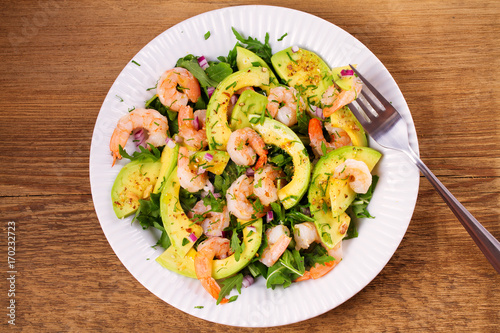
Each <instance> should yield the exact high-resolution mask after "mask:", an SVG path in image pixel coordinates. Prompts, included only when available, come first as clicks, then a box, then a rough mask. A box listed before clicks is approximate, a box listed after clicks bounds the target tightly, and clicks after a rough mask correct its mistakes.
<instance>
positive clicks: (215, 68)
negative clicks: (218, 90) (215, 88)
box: [205, 62, 233, 83]
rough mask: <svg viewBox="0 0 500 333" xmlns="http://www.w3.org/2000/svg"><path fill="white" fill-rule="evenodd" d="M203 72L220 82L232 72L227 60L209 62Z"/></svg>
mask: <svg viewBox="0 0 500 333" xmlns="http://www.w3.org/2000/svg"><path fill="white" fill-rule="evenodd" d="M205 72H206V73H207V75H208V77H209V78H210V79H211V80H213V81H216V82H217V83H220V82H221V81H222V80H224V79H225V78H226V77H227V76H229V75H231V74H232V73H233V69H232V68H231V65H229V64H228V63H227V62H218V63H216V64H210V66H209V67H208V68H207V69H205Z"/></svg>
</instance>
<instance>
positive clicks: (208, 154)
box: [205, 153, 214, 162]
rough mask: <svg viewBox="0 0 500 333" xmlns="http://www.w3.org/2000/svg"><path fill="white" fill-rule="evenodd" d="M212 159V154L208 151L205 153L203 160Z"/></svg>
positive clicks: (210, 160)
mask: <svg viewBox="0 0 500 333" xmlns="http://www.w3.org/2000/svg"><path fill="white" fill-rule="evenodd" d="M213 159H214V155H212V154H210V153H206V154H205V160H207V161H209V162H212V160H213Z"/></svg>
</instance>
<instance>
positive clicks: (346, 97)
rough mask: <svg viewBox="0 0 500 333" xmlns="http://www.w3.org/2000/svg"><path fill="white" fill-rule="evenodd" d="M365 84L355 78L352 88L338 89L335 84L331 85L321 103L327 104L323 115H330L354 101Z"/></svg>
mask: <svg viewBox="0 0 500 333" xmlns="http://www.w3.org/2000/svg"><path fill="white" fill-rule="evenodd" d="M361 88H363V85H362V84H361V82H360V81H359V80H357V79H356V80H354V82H353V84H352V87H351V89H349V90H342V91H338V90H337V88H336V87H335V85H332V86H330V87H329V88H328V89H327V90H326V91H325V92H324V93H323V96H322V99H321V103H323V104H324V105H325V107H324V108H323V116H325V117H329V116H331V115H332V114H333V113H334V112H335V111H337V110H338V109H340V108H341V107H344V106H346V105H347V104H349V103H351V102H352V101H354V100H355V99H356V98H358V96H359V94H360V93H361Z"/></svg>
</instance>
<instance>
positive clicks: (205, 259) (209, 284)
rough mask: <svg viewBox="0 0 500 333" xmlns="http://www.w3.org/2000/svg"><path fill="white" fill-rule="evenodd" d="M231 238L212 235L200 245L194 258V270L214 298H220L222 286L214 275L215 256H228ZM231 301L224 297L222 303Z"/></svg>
mask: <svg viewBox="0 0 500 333" xmlns="http://www.w3.org/2000/svg"><path fill="white" fill-rule="evenodd" d="M229 243H230V242H229V239H227V238H221V237H211V238H209V239H207V240H206V241H204V242H202V243H200V244H199V245H198V252H197V253H196V257H195V258H194V270H195V273H196V277H197V278H198V280H200V282H201V285H202V286H203V288H205V290H206V291H208V293H209V294H210V295H212V297H213V298H215V299H218V298H219V293H220V286H219V284H218V283H217V281H216V280H215V279H214V278H213V277H212V267H213V260H214V258H215V257H222V256H227V254H228V253H229V250H230V246H229ZM227 302H229V300H228V299H227V298H223V299H222V301H221V302H220V303H222V304H224V303H227Z"/></svg>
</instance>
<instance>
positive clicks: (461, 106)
mask: <svg viewBox="0 0 500 333" xmlns="http://www.w3.org/2000/svg"><path fill="white" fill-rule="evenodd" d="M247 3H248V2H246V1H238V0H236V1H150V2H146V3H143V2H136V1H127V0H122V1H112V0H101V1H79V2H76V1H75V2H73V1H57V0H40V1H16V2H6V3H4V4H3V6H2V7H3V8H2V14H1V17H2V19H1V20H0V21H1V23H0V26H1V31H2V34H1V45H2V47H1V50H0V54H1V61H0V72H1V73H2V74H1V80H0V86H1V89H0V103H1V105H0V106H1V107H0V114H1V120H2V130H3V133H4V134H2V140H1V148H0V152H1V153H0V160H1V164H0V165H2V168H1V169H0V197H1V199H0V200H1V201H0V210H1V213H2V219H1V228H2V234H1V238H0V239H1V240H0V244H1V251H2V255H1V256H0V257H1V258H3V259H2V260H3V263H2V264H1V267H2V269H1V271H2V274H1V276H2V279H1V281H2V282H1V284H0V295H1V296H0V299H1V302H0V304H1V307H0V308H1V309H3V310H2V314H1V316H0V318H3V319H2V320H1V325H2V326H1V327H2V330H4V329H6V328H7V327H8V326H12V325H9V324H8V323H7V320H8V319H9V318H8V317H7V316H6V314H7V313H8V311H9V310H8V309H6V307H7V306H9V303H8V302H9V299H12V298H11V297H7V293H8V290H9V288H10V283H8V282H6V281H7V280H6V278H7V277H9V274H8V273H7V271H8V270H9V268H8V262H7V259H6V257H7V246H6V245H7V244H6V242H7V237H8V235H7V232H8V231H9V230H8V227H9V226H12V225H13V224H12V223H11V224H9V221H13V222H15V238H16V239H15V241H16V244H15V245H16V253H15V259H16V261H15V270H16V272H17V273H16V274H15V285H14V288H15V301H16V303H15V304H16V313H15V314H16V320H15V323H16V325H15V328H16V329H21V330H26V331H72V332H76V331H97V330H103V331H116V332H123V331H145V330H152V331H193V330H195V331H210V332H222V331H226V330H228V327H226V326H223V325H217V324H212V323H209V322H206V321H204V320H201V319H198V318H195V317H192V316H190V315H187V314H185V313H183V312H181V311H179V310H177V309H176V308H174V307H172V306H170V305H168V304H166V303H164V302H163V301H162V300H160V299H158V298H157V297H155V296H154V295H153V294H151V293H150V292H149V291H147V290H146V289H145V288H144V287H143V286H142V285H141V284H140V283H139V282H138V281H136V280H135V278H134V277H133V276H132V275H131V274H130V273H129V272H128V271H127V270H126V269H125V267H124V266H123V265H122V264H121V262H120V261H119V260H118V258H117V257H116V255H115V254H114V252H113V250H112V249H111V247H110V246H109V244H108V242H107V241H106V238H105V236H104V234H103V232H102V230H101V228H100V225H99V221H98V220H97V217H96V214H95V211H94V207H93V204H92V197H91V192H90V186H89V185H90V184H89V176H88V175H89V171H88V170H89V169H88V157H89V150H90V143H91V137H92V130H93V127H94V123H95V120H96V117H97V114H98V112H99V109H100V106H101V103H102V101H103V99H104V97H105V95H106V93H107V91H108V89H109V88H110V86H111V84H112V83H113V81H114V80H115V78H116V77H117V75H118V73H119V72H120V71H121V69H122V68H123V67H124V66H125V64H126V63H127V62H128V61H129V60H130V59H131V58H132V57H133V55H134V54H135V53H137V52H138V51H139V50H140V49H141V48H142V47H143V46H144V45H145V44H146V43H148V42H149V41H150V40H151V39H153V38H154V37H155V36H157V35H158V34H160V33H161V32H162V31H164V30H166V29H168V28H170V27H171V26H173V25H174V24H176V23H178V22H181V21H183V20H185V19H187V18H189V17H191V16H193V15H197V14H200V13H203V12H205V11H209V10H214V9H218V8H222V7H226V6H233V5H239V4H247ZM253 3H255V4H259V3H260V4H271V5H279V6H285V7H290V8H294V9H298V10H302V11H305V12H308V13H311V14H314V15H317V16H319V17H321V18H323V19H325V20H328V21H330V22H332V23H334V24H336V25H338V26H340V27H341V28H343V29H345V30H346V31H348V32H349V33H351V34H352V35H354V36H355V37H356V38H358V39H359V40H360V41H361V42H363V43H364V44H365V45H366V46H367V47H368V48H370V49H371V50H372V51H373V52H374V53H375V54H376V55H377V56H378V57H379V58H380V60H381V61H382V62H383V63H384V64H385V66H386V67H387V68H388V69H389V71H390V72H391V73H392V75H393V76H394V78H395V80H396V82H397V83H398V84H399V87H400V88H401V90H402V92H403V94H404V96H405V98H406V100H407V102H408V104H409V107H410V110H412V114H413V118H414V121H415V124H416V129H417V133H418V138H419V142H420V149H421V150H420V151H421V155H422V158H423V160H424V161H425V162H426V163H427V164H428V166H429V167H430V168H431V169H432V170H433V171H434V172H435V174H436V175H437V176H438V177H440V179H441V180H442V182H443V183H444V184H445V185H447V186H448V188H449V189H450V190H451V191H452V192H453V193H454V194H455V195H456V197H457V198H458V199H459V200H460V201H462V203H463V204H464V205H465V206H466V207H468V208H469V209H470V211H471V212H472V214H474V215H475V216H476V217H477V219H478V220H479V221H481V222H482V223H483V225H484V226H485V227H486V228H487V229H489V230H490V232H491V233H492V234H493V235H494V236H495V237H497V238H500V220H499V215H500V204H499V199H500V191H499V189H500V178H499V177H500V158H499V155H500V148H499V144H500V140H499V135H500V117H499V109H500V94H499V91H500V80H499V79H498V77H499V76H500V70H499V68H500V2H498V1H493V0H482V1H460V2H457V1H454V2H445V1H439V0H434V1H432V0H424V1H412V2H406V1H390V2H389V1H380V0H370V1H358V0H351V1H343V0H340V1H336V2H329V1H316V0H312V1H303V2H302V3H299V4H297V2H296V1H289V0H285V1H254V2H253ZM319 33H320V32H319ZM11 231H12V230H11ZM499 327H500V275H498V274H497V273H496V272H495V271H494V270H493V268H492V267H491V266H490V264H489V263H488V262H487V261H486V259H485V258H484V257H483V255H482V253H481V252H480V251H479V249H478V248H477V247H476V246H475V244H474V243H473V241H472V240H471V238H470V237H469V236H468V234H467V232H466V231H465V230H464V229H463V227H462V226H461V225H460V223H459V222H458V221H457V219H456V218H455V217H454V215H453V214H452V213H451V211H450V210H449V209H448V208H447V206H446V205H445V204H444V203H443V201H442V200H441V198H440V197H439V196H438V194H437V193H436V192H435V191H434V190H433V188H432V187H431V186H430V184H429V183H428V182H427V181H426V180H425V179H424V178H422V180H421V185H420V192H419V196H418V202H417V206H416V209H415V213H414V215H413V218H412V221H411V224H410V226H409V229H408V232H407V234H406V236H405V238H404V239H403V241H402V243H401V245H400V247H399V249H398V250H397V252H396V253H395V255H394V256H393V257H392V259H391V260H390V261H389V263H388V264H387V266H386V267H385V268H384V269H383V270H382V272H381V273H380V274H379V275H378V276H377V277H376V278H375V279H374V280H373V281H372V282H371V283H370V284H369V285H368V286H367V287H366V288H364V289H363V290H362V291H361V292H359V293H358V294H357V295H355V296H354V297H352V298H351V299H350V300H348V301H347V302H345V303H344V304H342V305H341V306H339V307H337V308H335V309H333V310H331V311H329V312H327V313H325V314H323V315H321V316H319V317H317V318H313V319H310V320H307V321H304V322H301V323H298V324H293V325H289V326H286V327H285V328H280V327H278V328H271V329H268V330H266V331H269V332H279V331H281V330H283V329H286V330H287V331H288V330H289V331H303V330H304V331H305V330H307V331H333V330H334V329H335V330H339V331H348V332H349V331H374V332H378V331H418V332H420V331H476V332H498V330H499V329H500V328H499ZM241 331H250V330H249V329H248V330H246V329H241Z"/></svg>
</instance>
